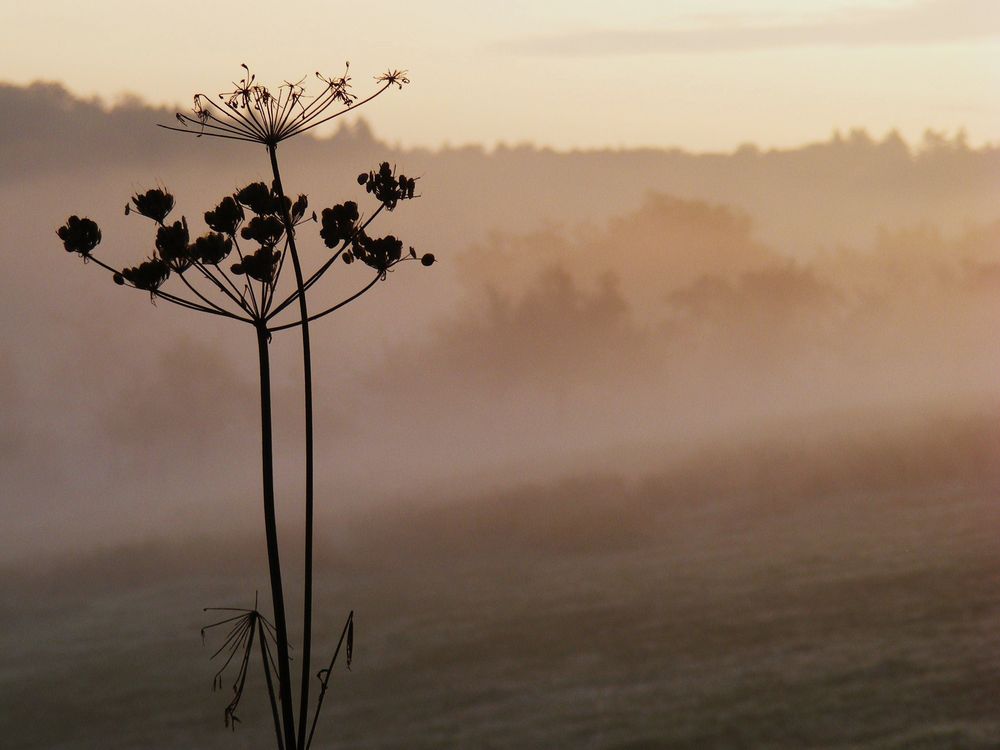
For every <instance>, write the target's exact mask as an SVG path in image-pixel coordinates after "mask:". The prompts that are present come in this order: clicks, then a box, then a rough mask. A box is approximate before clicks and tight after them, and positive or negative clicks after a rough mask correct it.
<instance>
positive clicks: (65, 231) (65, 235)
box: [56, 216, 101, 256]
mask: <svg viewBox="0 0 1000 750" xmlns="http://www.w3.org/2000/svg"><path fill="white" fill-rule="evenodd" d="M56 234H57V235H59V239H61V240H62V241H63V247H64V248H66V252H68V253H79V254H80V255H83V256H87V255H90V252H91V250H93V249H94V248H95V247H97V246H98V245H99V244H101V230H100V228H99V227H98V226H97V224H96V223H95V222H93V221H91V220H90V219H87V218H83V219H81V218H80V217H79V216H70V217H69V218H68V219H66V223H65V224H64V225H63V226H61V227H59V229H57V230H56Z"/></svg>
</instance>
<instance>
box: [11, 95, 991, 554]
mask: <svg viewBox="0 0 1000 750" xmlns="http://www.w3.org/2000/svg"><path fill="white" fill-rule="evenodd" d="M0 93H2V95H3V97H4V98H6V99H8V100H9V101H10V103H11V105H12V106H14V105H16V108H15V109H12V110H11V111H20V112H22V113H24V117H28V116H29V115H34V116H35V117H36V118H37V119H36V120H30V121H29V122H31V123H37V125H36V126H35V127H33V128H32V129H27V126H26V127H25V128H20V127H15V126H16V125H17V123H14V124H13V125H10V127H11V128H13V129H12V131H11V138H5V140H4V141H3V144H4V145H3V146H2V147H0V149H2V150H0V163H3V164H5V165H6V167H5V171H4V173H3V178H2V181H0V198H2V201H0V206H2V208H0V212H2V217H3V218H2V221H0V225H2V226H3V231H4V235H5V242H4V245H5V248H6V269H5V270H6V272H5V274H4V275H3V278H2V280H0V288H2V291H3V299H4V305H5V308H4V309H5V320H6V326H5V329H6V332H5V336H4V338H3V341H2V344H0V404H2V407H0V414H2V416H0V419H2V420H3V425H2V428H3V429H2V432H0V471H2V475H3V485H4V489H3V493H2V494H3V500H2V502H3V515H4V520H5V522H4V524H3V529H2V531H0V549H2V553H0V555H2V559H5V560H7V561H13V560H17V559H23V558H34V557H39V556H51V555H60V554H62V553H67V552H78V551H81V550H86V549H92V548H99V547H108V546H115V545H118V544H120V543H124V542H129V541H135V540H140V539H150V538H159V537H163V536H174V537H185V536H187V535H190V534H197V535H205V536H210V537H211V536H226V535H229V534H231V533H238V534H240V535H246V534H254V533H256V532H257V529H258V528H259V505H260V503H259V499H258V494H259V477H258V471H259V469H258V451H259V446H258V442H257V441H258V436H257V426H258V411H257V409H258V406H257V382H256V377H257V372H256V366H257V365H256V357H255V351H254V340H253V335H252V331H251V329H249V327H241V326H240V325H239V324H236V323H232V322H230V321H225V320H220V319H215V318H212V319H208V318H205V317H203V316H198V315H195V314H192V313H188V312H187V311H184V310H180V309H177V308H174V307H171V306H168V305H164V304H160V305H157V306H154V305H152V304H150V301H149V299H148V297H147V296H146V295H144V294H143V293H140V292H136V291H133V290H128V289H121V288H118V287H116V286H114V285H113V284H112V283H111V281H110V279H109V278H107V275H106V274H105V273H103V272H102V271H101V270H100V269H99V268H97V267H96V266H95V265H94V264H89V265H84V264H83V263H81V262H80V261H79V259H78V258H76V257H75V256H70V255H68V254H67V253H65V252H64V251H63V250H62V249H61V247H60V243H59V242H58V239H57V238H56V237H55V234H54V230H55V228H56V227H57V226H59V225H60V224H61V223H62V222H63V221H64V220H65V218H66V216H68V215H69V214H71V213H79V214H81V215H87V216H90V217H92V218H94V219H96V220H97V221H99V223H100V224H101V226H102V229H103V232H104V242H103V244H102V245H101V247H100V248H99V249H98V250H97V253H98V254H99V255H100V256H101V257H103V258H106V259H108V260H110V261H112V262H115V263H118V264H126V263H133V262H136V261H138V260H140V259H141V258H143V257H144V256H145V255H147V254H148V253H149V252H150V250H151V246H152V235H153V233H152V231H151V229H152V228H151V226H150V225H149V223H148V222H146V221H145V220H144V219H142V218H141V217H137V216H130V217H125V216H123V215H122V206H123V205H124V204H125V202H126V201H127V200H128V198H129V197H130V195H131V194H132V193H133V192H135V191H137V190H142V189H145V188H147V187H149V186H151V185H153V184H154V183H157V182H160V183H162V184H165V185H166V186H167V187H168V188H169V189H170V190H171V191H173V192H174V194H175V195H176V197H177V203H178V207H177V209H176V213H177V214H178V215H179V214H185V215H187V216H188V218H189V220H190V221H191V223H192V224H193V226H194V227H195V228H196V229H195V230H194V231H200V227H201V214H202V213H203V212H204V210H205V209H207V208H210V207H212V206H213V205H214V204H215V202H217V200H218V199H219V198H220V197H221V196H222V195H224V194H226V193H228V192H231V191H233V190H234V189H235V188H237V187H239V186H240V185H241V184H244V183H246V182H249V181H252V180H254V179H259V178H262V177H264V176H265V175H266V168H267V163H266V160H265V158H264V156H265V154H264V153H263V151H261V150H259V149H257V148H256V147H254V146H247V147H246V148H237V147H236V146H232V145H229V144H226V143H222V144H220V143H218V142H209V141H208V139H195V138H189V137H187V136H183V135H179V134H175V133H169V132H166V131H161V130H157V129H155V128H154V127H153V125H154V124H155V123H156V122H165V121H166V120H165V118H166V117H168V113H164V112H160V111H157V110H151V109H147V108H145V107H144V106H142V105H141V104H139V103H135V102H131V103H127V104H126V105H124V106H123V107H121V108H119V109H117V110H114V111H112V112H109V111H107V110H104V109H102V108H101V107H100V106H98V105H96V104H94V103H87V102H81V101H78V100H73V99H72V98H71V97H69V96H68V95H67V94H65V93H64V92H62V91H61V90H59V89H58V88H55V87H34V88H27V89H22V88H15V87H6V88H4V89H3V91H2V92H0ZM137 133H140V135H137ZM15 136H16V137H15ZM147 144H148V149H147V148H146V146H147ZM242 145H245V144H237V146H242ZM282 157H283V158H284V165H285V174H286V180H285V181H286V184H287V185H288V186H289V190H291V191H294V192H298V191H299V190H304V191H305V192H308V193H309V195H310V200H311V206H312V207H315V208H316V209H317V210H318V209H320V208H322V207H323V206H326V205H332V204H333V203H336V202H338V201H342V200H345V199H356V200H358V201H359V203H361V205H362V209H363V210H364V208H365V203H364V198H365V197H366V196H364V194H363V191H360V190H359V189H358V186H357V183H356V182H355V181H354V176H355V175H356V174H357V173H358V172H359V171H362V170H364V169H368V168H369V167H371V166H374V165H375V164H377V162H378V161H379V160H380V159H381V158H387V159H390V160H392V161H393V162H394V163H396V164H397V165H398V166H399V168H400V169H402V170H404V171H407V172H409V173H412V174H419V175H421V180H420V182H419V183H418V184H419V187H420V190H419V192H420V193H421V194H422V197H421V198H420V199H419V200H416V201H413V202H411V203H407V204H402V205H401V206H400V207H399V208H398V209H397V210H396V211H395V212H394V213H393V214H392V215H388V216H385V217H384V218H385V220H384V221H382V220H381V219H380V221H379V223H378V224H377V225H376V226H377V228H378V229H377V233H380V234H381V233H390V232H392V233H396V234H398V235H400V236H402V237H404V239H406V240H407V242H408V243H411V244H414V245H415V246H416V247H417V249H418V250H419V251H420V252H424V251H433V252H434V253H435V254H436V255H437V256H438V258H439V260H440V262H439V263H438V264H437V265H435V266H434V267H432V268H430V269H424V268H421V267H419V266H417V265H416V264H414V265H413V266H409V265H406V266H403V267H401V268H399V269H398V270H397V271H396V272H394V273H392V274H391V275H390V277H389V278H388V280H387V281H386V282H385V283H381V284H379V285H377V286H376V287H375V289H374V290H373V291H372V292H371V293H369V294H368V295H367V296H365V297H364V298H362V299H361V300H360V301H358V302H357V303H355V304H353V305H351V306H350V307H348V308H346V309H344V310H343V311H342V312H340V313H338V314H336V315H334V316H331V317H329V318H327V319H324V320H323V321H322V322H321V323H318V324H317V325H316V326H315V333H314V339H315V341H316V345H315V348H316V349H317V350H318V356H317V360H318V361H317V364H316V373H315V378H316V383H317V388H316V398H317V404H318V414H317V423H318V430H319V432H318V457H319V478H318V479H319V483H320V487H321V494H320V503H319V512H320V517H321V520H322V529H323V530H324V533H325V534H329V535H332V537H336V538H338V539H339V541H338V544H343V545H349V544H350V543H351V539H352V538H353V535H352V534H349V533H347V531H345V529H350V528H354V525H357V524H359V523H360V524H362V525H364V524H363V523H362V522H361V521H359V519H365V518H369V516H371V518H369V521H370V522H371V523H373V524H376V523H385V524H388V525H392V524H394V523H401V522H400V519H405V518H408V517H409V516H410V515H412V514H414V513H417V512H422V511H423V509H429V508H432V509H433V511H431V510H427V512H428V513H434V514H442V518H441V522H440V523H435V524H433V525H432V526H433V528H434V529H435V530H436V531H435V533H436V534H441V533H444V534H445V535H446V536H447V535H448V534H449V533H455V534H457V535H459V536H460V535H462V534H465V533H467V532H468V529H467V528H466V527H465V524H467V523H472V521H471V520H469V519H472V518H477V519H479V521H481V522H482V523H481V525H482V527H483V528H482V529H480V530H479V531H478V532H477V533H480V534H486V535H490V534H494V535H497V536H498V537H503V535H505V534H508V533H510V532H511V524H512V523H514V525H518V524H520V526H521V527H523V528H521V529H520V531H521V532H522V533H524V534H526V535H528V537H530V538H531V539H533V540H534V542H536V543H539V544H547V543H548V542H550V541H553V540H558V539H562V538H563V537H565V536H570V537H572V536H573V535H574V534H577V533H580V534H584V535H587V534H590V533H591V531H592V530H590V525H591V524H593V527H594V529H600V530H602V531H601V532H600V533H603V532H604V531H606V532H607V533H608V534H610V535H611V536H614V534H617V533H619V532H620V531H622V529H621V528H619V527H622V526H624V527H627V526H628V525H629V524H633V525H635V526H637V528H638V529H640V530H642V531H643V532H648V531H649V527H648V526H647V524H646V523H645V521H644V520H643V516H642V513H645V512H647V510H648V509H649V508H650V507H652V506H656V505H657V503H660V502H667V500H666V499H665V498H672V499H671V500H670V502H671V503H676V504H677V505H678V506H692V507H697V506H698V505H700V504H703V503H706V502H710V501H711V499H712V498H713V497H715V496H717V495H718V494H719V493H721V492H725V493H732V494H737V495H738V494H741V493H744V494H746V495H747V497H748V498H749V497H754V498H757V499H758V500H759V501H760V502H764V503H781V502H785V501H789V502H791V501H793V500H794V501H797V500H805V499H808V498H809V497H812V496H816V495H817V493H823V492H834V491H836V490H837V489H838V488H843V487H845V486H846V487H859V488H864V487H910V486H926V485H927V484H928V483H931V484H933V483H943V484H948V483H954V482H980V481H990V480H992V478H993V477H994V472H995V468H996V467H995V465H994V462H995V461H996V456H997V453H996V450H995V449H996V447H997V436H996V434H995V431H994V425H993V420H992V417H993V416H994V415H995V413H996V408H997V405H998V404H1000V389H998V386H997V379H996V373H997V372H998V371H1000V368H998V365H1000V347H998V344H997V342H996V336H995V331H996V330H997V327H998V326H997V324H998V322H1000V320H998V318H1000V306H998V305H997V303H996V299H997V296H998V294H1000V222H998V221H997V218H998V214H997V212H996V210H995V208H994V207H995V206H996V205H1000V203H998V202H997V198H998V197H1000V180H998V178H997V175H1000V170H998V169H997V168H996V164H997V161H998V158H1000V156H998V151H997V150H996V149H993V148H983V149H979V150H973V149H970V148H968V147H967V146H966V145H965V143H964V141H963V140H961V138H956V139H954V140H949V139H945V138H942V137H941V136H933V135H929V136H928V138H927V140H926V141H925V143H923V144H919V145H912V146H911V145H907V144H905V143H902V142H901V141H900V140H899V139H898V138H896V137H895V136H889V137H886V138H885V139H883V140H880V141H876V140H873V139H871V138H869V137H868V136H867V135H865V134H863V133H860V132H857V133H854V134H852V135H851V136H850V137H849V138H847V139H844V138H841V137H839V136H838V137H837V138H834V139H832V140H831V141H829V142H827V143H822V144H815V145H811V146H807V147H804V148H802V149H799V150H794V151H785V152H768V153H762V152H758V151H756V150H754V149H750V148H744V149H741V150H739V151H738V152H735V153H733V154H720V155H708V156H695V155H690V154H685V153H683V152H680V151H665V152H648V153H647V152H642V153H636V152H613V151H607V152H585V153H569V154H557V153H553V152H549V151H536V150H534V149H531V148H529V147H519V148H515V149H498V150H495V151H492V152H484V151H483V150H481V149H477V148H466V149H451V150H442V151H439V152H428V151H412V152H411V151H405V150H400V149H398V148H392V147H389V146H387V145H385V144H381V143H379V142H378V141H376V140H374V138H373V137H372V136H371V135H370V134H369V133H368V132H367V131H366V130H365V129H364V127H362V126H352V127H348V128H347V129H346V130H344V131H342V132H341V133H340V134H339V135H337V136H336V137H334V138H332V139H329V140H325V141H316V140H312V139H306V138H304V139H301V140H300V141H297V142H292V143H290V144H289V145H288V146H287V147H283V150H282ZM650 165H652V166H650ZM943 174H946V175H950V177H951V178H950V181H949V182H948V184H947V185H942V184H941V176H942V175H943ZM873 175H874V176H875V177H877V179H873ZM962 175H964V178H960V176H962ZM368 210H371V207H369V209H368ZM310 226H311V225H310ZM310 226H306V227H303V228H302V229H301V230H300V237H301V240H300V241H301V242H302V243H303V244H304V246H305V248H306V250H305V251H304V254H305V257H306V258H307V261H306V262H307V265H310V264H311V265H316V264H318V263H319V262H320V261H321V259H322V258H323V257H325V253H326V252H327V251H326V250H325V248H323V247H322V244H321V242H319V241H318V232H317V231H316V229H311V228H310ZM807 238H808V239H807ZM359 266H360V264H356V265H353V266H349V267H348V266H342V265H338V266H337V267H336V268H335V269H334V273H333V274H331V276H332V277H334V278H333V279H331V286H330V287H328V288H327V289H326V290H325V291H324V292H322V293H317V294H314V295H313V296H312V297H311V298H310V301H311V304H312V305H313V306H314V309H320V307H321V305H322V301H323V300H324V299H326V300H331V301H332V300H335V299H337V298H338V295H341V296H342V295H344V294H346V293H348V292H350V291H353V290H354V289H355V288H357V287H358V286H360V285H362V284H363V283H364V282H365V281H367V277H366V275H365V270H367V269H362V268H359ZM297 342H298V337H297V334H296V333H295V332H294V331H291V332H285V333H281V334H278V338H277V339H276V344H275V347H274V349H275V352H274V357H273V359H274V361H275V363H276V364H275V372H276V390H277V398H278V402H279V408H278V409H277V429H278V437H279V456H278V463H279V480H280V482H279V486H280V492H281V503H282V514H283V521H284V523H285V524H286V525H288V526H289V527H290V528H293V527H294V525H295V523H296V521H297V520H298V513H299V511H298V508H299V505H300V503H299V498H300V494H301V464H300V458H299V456H300V453H299V452H300V448H301V446H300V439H301V438H300V422H301V406H300V395H299V377H300V375H299V370H298V363H297V359H298V356H299V355H298V343H297ZM650 488H655V491H654V490H652V489H650ZM791 488H794V491H793V490H792V489H791ZM793 496H794V497H793ZM525 498H530V499H525ZM457 507H462V508H463V509H462V510H461V511H458V510H442V508H453V509H454V508H457ZM515 508H517V509H519V510H518V511H516V512H515V510H513V509H515ZM637 508H641V509H646V510H636V509H637ZM373 509H377V510H373ZM633 511H634V512H635V513H639V514H640V515H639V516H638V517H633V516H632V513H633ZM508 516H511V517H516V518H527V519H532V520H533V521H537V523H529V522H528V521H523V522H517V523H515V522H513V521H511V522H510V523H505V522H504V521H503V518H506V517H508ZM393 519H395V520H393ZM588 519H593V520H588ZM369 521H365V522H364V523H367V522H369ZM404 525H405V524H404ZM409 528H410V529H411V531H412V529H413V528H414V526H412V525H411V526H410V527H409ZM416 528H421V529H423V528H424V527H422V526H420V525H419V524H418V525H417V526H416ZM442 529H444V532H442ZM449 529H451V530H452V531H451V532H449V531H448V530H449ZM387 533H388V532H387ZM593 533H598V532H597V531H594V532H593ZM428 534H430V531H428ZM413 535H414V536H416V532H413ZM598 535H599V534H598ZM493 541H494V542H496V543H500V541H501V539H497V540H493ZM413 543H414V544H421V542H420V541H419V540H416V539H415V540H414V542H413ZM435 543H436V542H435Z"/></svg>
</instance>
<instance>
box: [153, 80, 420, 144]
mask: <svg viewBox="0 0 1000 750" xmlns="http://www.w3.org/2000/svg"><path fill="white" fill-rule="evenodd" d="M241 67H242V68H243V70H244V71H245V72H244V76H243V78H241V79H240V80H239V81H238V82H234V83H233V86H234V88H233V90H232V91H228V92H225V93H222V94H218V95H217V97H210V96H207V95H205V94H196V95H195V97H194V106H193V107H192V109H191V114H184V113H182V112H178V113H177V121H178V122H179V123H180V124H181V126H182V127H176V126H173V125H161V126H160V127H162V128H166V129H167V130H178V131H181V132H192V133H195V134H196V135H199V136H202V135H210V136H215V137H216V138H230V139H233V140H238V141H251V142H253V143H263V144H266V145H271V146H273V145H276V144H278V143H280V142H281V141H283V140H285V139H286V138H291V137H292V136H294V135H298V134H300V133H304V132H306V131H307V130H311V129H312V128H314V127H316V126H317V125H321V124H323V123H324V122H328V121H330V120H332V119H333V118H335V117H339V116H340V115H342V114H344V113H345V112H347V111H349V110H351V109H354V108H355V107H358V106H360V105H362V104H364V103H366V102H369V101H371V100H372V99H374V98H375V97H376V96H378V95H379V94H381V93H382V92H383V91H385V90H386V89H388V88H389V87H390V86H396V87H398V88H402V87H403V85H404V84H407V83H409V82H410V81H409V79H408V78H407V77H406V71H405V70H390V71H387V72H385V73H382V74H381V75H378V76H376V77H375V81H376V83H378V84H379V88H378V89H376V90H375V92H374V93H372V94H371V95H369V96H368V97H366V98H365V99H363V100H361V101H358V97H357V96H355V95H354V94H353V93H351V78H350V76H349V75H348V74H347V73H348V69H349V68H350V65H349V64H348V63H345V70H344V74H343V75H340V76H325V75H323V74H322V73H319V72H317V73H316V79H317V80H318V81H319V82H320V83H321V84H322V85H323V89H322V91H320V92H319V94H317V95H315V96H309V95H307V94H306V90H305V86H303V81H305V79H304V78H303V79H301V80H299V81H296V82H295V83H291V82H289V81H285V82H284V83H282V84H281V85H280V86H278V88H277V90H276V92H275V93H272V92H271V90H270V89H268V88H267V87H266V86H264V85H262V84H260V83H258V82H257V76H255V75H254V74H253V73H251V72H250V68H248V67H247V65H246V64H243V65H242V66H241ZM192 126H193V127H192Z"/></svg>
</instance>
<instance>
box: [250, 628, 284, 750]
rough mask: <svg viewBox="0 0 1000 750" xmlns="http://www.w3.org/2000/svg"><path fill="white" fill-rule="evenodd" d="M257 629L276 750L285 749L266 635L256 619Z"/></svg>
mask: <svg viewBox="0 0 1000 750" xmlns="http://www.w3.org/2000/svg"><path fill="white" fill-rule="evenodd" d="M257 629H258V630H259V631H260V660H261V662H263V667H264V681H265V682H266V683H267V697H268V700H269V701H270V702H271V717H272V718H273V719H274V735H275V739H276V740H277V741H278V750H285V743H284V741H283V740H282V738H281V718H280V717H279V716H278V704H277V702H276V701H275V699H274V683H273V682H272V681H271V665H270V664H269V663H268V661H269V659H268V657H269V655H270V654H269V653H268V648H267V636H266V634H265V633H264V623H263V622H261V621H260V620H258V621H257Z"/></svg>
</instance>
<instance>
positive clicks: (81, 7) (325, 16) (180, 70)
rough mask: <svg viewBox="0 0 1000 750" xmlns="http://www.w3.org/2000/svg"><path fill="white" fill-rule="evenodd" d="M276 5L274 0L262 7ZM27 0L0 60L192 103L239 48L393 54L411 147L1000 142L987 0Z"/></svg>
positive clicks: (997, 31) (28, 74)
mask: <svg viewBox="0 0 1000 750" xmlns="http://www.w3.org/2000/svg"><path fill="white" fill-rule="evenodd" d="M272 5H273V4H272ZM270 7H271V5H269V4H265V3H246V2H232V1H231V0H220V1H218V2H212V3H205V2H202V1H200V0H197V1H196V0H176V1H175V2H173V3H172V4H171V5H170V6H169V7H167V6H163V5H156V6H153V5H152V4H147V3H136V2H134V1H131V2H125V1H124V0H95V1H94V2H89V3H79V2H70V0H38V1H37V2H33V3H4V4H2V5H0V71H2V75H3V77H4V79H5V80H7V81H8V82H12V83H17V84H26V83H30V82H32V81H35V80H48V81H60V82H62V83H64V84H66V85H67V86H68V87H69V88H70V90H71V91H73V92H74V93H76V94H79V95H84V96H92V95H97V96H100V97H102V98H104V99H105V100H106V101H109V102H111V101H115V100H117V99H120V98H121V97H122V96H124V95H128V94H132V95H138V96H139V97H141V98H143V99H145V100H146V101H149V102H152V103H164V104H169V105H180V106H186V105H187V103H188V102H189V101H190V97H191V95H192V94H193V93H194V92H196V91H201V92H207V93H216V92H220V91H225V90H228V89H229V88H231V85H230V82H231V81H233V80H236V79H238V78H239V76H240V74H241V70H240V68H239V64H240V63H243V62H246V63H248V64H249V65H250V66H251V67H252V68H253V69H254V70H255V71H256V72H257V73H258V74H259V75H260V78H261V80H263V81H264V82H265V83H271V84H276V83H279V82H280V81H281V80H284V79H297V78H298V77H299V76H302V75H304V74H309V75H311V74H312V73H313V72H314V71H316V70H317V69H318V70H320V71H322V72H324V73H329V74H339V73H341V72H342V69H343V65H344V62H345V61H346V60H349V61H350V62H351V73H352V76H353V78H354V82H355V85H356V87H357V90H358V91H359V92H363V91H365V90H367V88H369V87H371V86H372V85H373V82H372V81H371V78H370V76H373V75H375V74H377V73H379V72H382V71H383V70H385V69H387V68H404V69H407V70H409V71H410V77H411V79H412V84H411V85H410V87H409V89H408V90H407V91H406V92H405V93H404V94H402V95H398V96H394V97H392V98H391V99H383V100H382V101H380V102H379V103H378V106H377V107H372V108H370V109H367V110H366V112H365V116H366V117H367V118H368V119H369V120H370V121H371V122H372V124H373V126H374V128H375V131H376V132H377V133H378V134H379V135H380V136H381V137H384V138H386V139H388V140H389V141H391V142H396V143H400V144H403V145H406V146H431V147H436V146H440V145H443V144H451V145H456V144H465V143H482V144H486V145H495V144H497V143H507V144H516V143H522V142H532V143H536V144H540V145H545V146H552V147H555V148H559V149H570V148H595V147H635V146H655V147H672V146H679V147H683V148H686V149H692V150H698V151H713V150H731V149H733V148H736V147H738V146H739V145H740V144H742V143H746V142H753V143H756V144H758V145H760V146H763V147H791V146H796V145H800V144H802V143H807V142H813V141H817V140H823V139H825V138H826V137H827V136H829V134H830V133H831V132H832V131H834V130H836V129H840V130H849V129H851V128H854V127H864V128H867V129H868V130H869V131H871V132H873V133H875V134H878V135H881V134H884V133H886V132H888V131H890V130H898V131H899V132H900V133H902V134H903V136H904V137H906V138H907V139H909V140H911V141H913V140H919V138H920V137H921V135H922V134H923V132H924V131H925V130H926V129H927V128H933V129H936V130H941V131H945V132H948V133H954V132H956V131H958V130H960V129H965V131H966V132H967V133H968V136H969V140H970V142H971V143H973V144H982V143H990V142H996V141H998V140H1000V104H998V103H997V99H996V96H995V92H996V91H997V87H998V84H1000V4H998V3H996V2H994V0H795V1H793V0H701V1H700V2H698V1H696V0H671V1H670V2H654V1H652V0H619V2H615V3H605V2H584V1H581V0H575V1H571V0H548V1H547V2H526V1H524V0H512V1H511V2H508V3H505V4H504V5H503V6H500V5H496V4H486V3H468V2H459V1H458V0H435V1H434V2H421V3H398V2H379V3H351V4H346V3H331V2H325V1H324V0H298V1H297V2H286V3H282V4H281V5H280V7H281V12H280V14H275V13H274V12H273V11H272V10H270Z"/></svg>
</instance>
